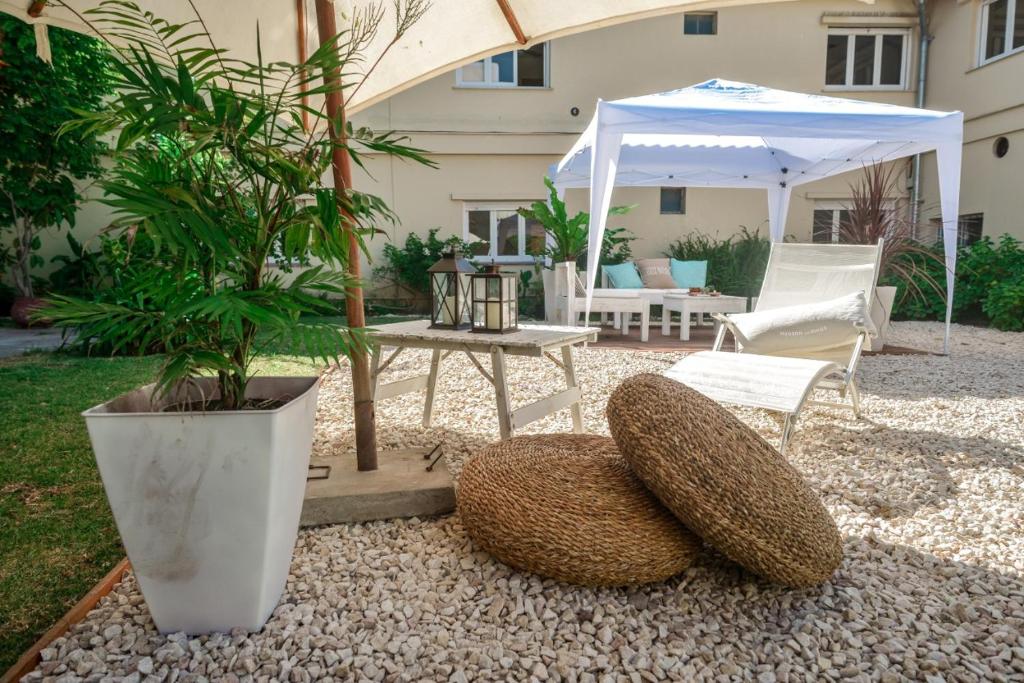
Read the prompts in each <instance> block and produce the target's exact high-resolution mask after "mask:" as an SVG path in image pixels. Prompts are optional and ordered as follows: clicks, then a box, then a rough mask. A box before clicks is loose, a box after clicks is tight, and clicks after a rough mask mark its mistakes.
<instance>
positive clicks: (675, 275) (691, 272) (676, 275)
mask: <svg viewBox="0 0 1024 683" xmlns="http://www.w3.org/2000/svg"><path fill="white" fill-rule="evenodd" d="M669 266H670V268H671V269H672V280H673V281H674V282H675V285H674V286H676V287H678V288H680V289H689V288H690V287H700V288H702V289H703V288H704V287H706V286H707V284H708V262H707V261H680V260H678V259H672V260H671V261H669Z"/></svg>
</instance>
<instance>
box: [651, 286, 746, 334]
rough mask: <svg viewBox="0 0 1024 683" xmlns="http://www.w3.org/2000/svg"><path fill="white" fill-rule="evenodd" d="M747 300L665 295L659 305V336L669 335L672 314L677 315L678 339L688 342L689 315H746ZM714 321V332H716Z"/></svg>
mask: <svg viewBox="0 0 1024 683" xmlns="http://www.w3.org/2000/svg"><path fill="white" fill-rule="evenodd" d="M746 311H747V299H746V297H742V296H725V295H719V296H710V295H708V294H666V295H665V297H664V299H663V301H662V304H661V334H662V335H663V336H665V337H667V336H668V335H669V329H670V328H671V326H672V314H673V313H678V314H679V316H680V321H679V338H680V339H681V340H682V341H689V340H690V315H692V314H693V313H696V314H698V315H699V314H701V313H746ZM718 325H719V323H718V321H715V332H716V333H717V331H718Z"/></svg>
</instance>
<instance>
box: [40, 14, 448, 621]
mask: <svg viewBox="0 0 1024 683" xmlns="http://www.w3.org/2000/svg"><path fill="white" fill-rule="evenodd" d="M416 7H417V5H415V4H410V5H406V6H404V7H399V8H398V9H399V15H398V20H397V22H396V23H397V29H396V35H401V33H402V32H404V31H405V30H406V29H407V27H408V25H409V24H410V23H411V22H412V21H415V19H416V17H417V13H418V10H417V9H416ZM82 19H83V21H88V22H89V23H90V24H91V25H92V26H93V28H94V30H95V31H96V32H97V33H98V34H100V35H103V36H107V37H108V39H111V42H112V43H115V42H116V44H118V45H127V47H126V48H118V49H115V50H114V52H115V58H114V60H113V61H114V66H113V71H114V79H115V85H116V87H117V89H118V97H116V98H112V99H111V100H110V101H109V102H108V104H107V106H106V107H105V108H103V109H102V110H101V111H99V112H96V113H83V114H82V115H81V116H80V118H78V119H76V120H75V121H73V122H71V123H69V124H67V125H66V126H65V127H64V134H72V133H74V132H76V131H82V132H86V133H93V132H98V133H103V134H106V133H111V134H114V135H116V146H115V150H114V151H115V154H114V161H115V163H114V167H113V168H112V169H111V170H110V173H109V174H108V175H107V176H106V178H105V179H104V180H103V182H102V188H103V190H104V192H105V199H104V200H103V201H105V202H106V203H107V204H109V205H110V206H112V207H113V208H114V210H115V212H116V215H117V219H116V222H115V228H116V227H120V228H121V229H122V230H124V231H129V232H131V231H138V232H139V233H142V234H145V235H146V236H147V237H148V238H149V239H150V240H151V241H152V243H153V244H154V245H156V247H155V248H156V249H157V250H158V252H157V253H156V254H154V255H153V257H152V259H151V260H150V261H149V262H148V263H149V267H148V268H143V267H141V266H142V264H140V263H139V262H138V261H136V262H135V263H134V266H133V270H132V271H131V273H132V275H131V281H130V282H128V283H124V282H122V283H121V287H122V288H126V289H125V292H127V295H126V296H121V297H119V298H118V299H116V300H110V299H106V298H103V297H90V298H84V297H72V296H54V297H52V298H50V299H49V302H48V308H47V309H46V310H45V313H46V315H48V316H51V317H52V318H53V319H54V320H56V321H57V322H58V323H59V324H61V325H63V326H70V327H77V328H79V329H81V330H82V331H83V334H87V335H88V336H89V337H90V338H89V339H88V340H86V341H87V342H92V343H94V344H97V345H100V347H101V348H109V349H113V350H114V351H115V352H116V351H119V350H122V349H125V348H137V349H148V348H151V347H153V346H154V343H153V342H158V343H157V344H156V346H158V347H159V348H162V349H164V350H165V358H164V362H163V364H162V366H161V368H160V371H159V376H158V377H157V379H156V382H155V383H154V384H152V385H149V386H146V387H143V388H141V389H138V390H136V391H133V392H131V393H128V394H126V395H123V396H119V397H117V398H115V399H113V400H111V401H109V402H107V403H104V404H102V405H99V406H96V407H95V408H92V409H90V410H88V411H86V412H85V413H84V415H85V419H86V423H87V426H88V429H89V435H90V438H91V440H92V445H93V450H94V452H95V455H96V460H97V463H98V465H99V470H100V474H101V476H102V478H103V484H104V487H105V489H106V493H107V497H108V499H109V501H110V506H111V508H112V510H113V513H114V517H115V520H116V522H117V526H118V530H119V531H120V533H121V537H122V539H123V541H124V545H125V549H126V550H127V553H128V557H129V559H130V560H131V562H132V566H133V568H134V571H135V573H136V576H137V578H138V581H139V585H140V587H141V589H142V593H143V595H144V596H145V598H146V602H147V604H148V606H149V608H150V612H151V614H152V616H153V619H154V622H155V623H156V626H157V628H158V629H159V630H160V631H163V632H169V631H185V632H187V633H203V632H209V631H229V630H231V629H232V628H236V627H241V628H245V629H258V628H260V627H261V626H262V624H263V623H264V621H265V620H266V619H267V617H268V616H269V615H270V613H271V612H272V610H273V609H274V607H275V605H276V604H277V601H278V599H279V597H280V595H281V592H282V590H283V589H284V585H285V580H286V578H287V575H288V567H289V563H290V561H291V555H292V550H293V547H294V544H295V539H296V534H297V531H298V522H299V515H300V512H301V509H302V501H303V494H304V489H305V481H306V475H307V468H308V463H309V455H310V450H311V445H312V434H313V420H314V413H315V408H316V399H317V389H318V384H319V380H318V378H317V377H261V376H257V373H256V370H255V368H254V366H253V362H254V359H255V358H256V356H257V355H258V354H259V353H260V350H261V349H262V348H264V347H266V346H268V345H271V344H274V345H277V346H281V345H285V346H287V347H290V348H292V349H293V350H294V352H296V353H300V354H304V355H306V356H308V357H310V358H319V359H322V360H324V361H330V360H337V359H338V357H339V356H341V355H347V354H349V353H351V351H352V350H353V349H356V348H359V347H363V348H365V344H366V339H365V338H364V336H363V335H362V334H359V333H357V330H355V329H346V328H344V327H340V326H338V325H337V324H329V323H326V322H319V321H309V320H305V319H303V318H302V316H303V315H305V314H327V313H332V312H334V311H335V310H336V309H335V307H334V305H333V304H331V303H330V302H329V301H327V300H326V299H325V298H323V297H327V296H335V297H339V296H345V294H346V287H347V286H350V285H353V284H354V283H353V280H352V278H351V276H350V275H349V274H348V271H347V266H348V262H347V259H348V253H347V251H348V241H347V239H346V233H348V232H349V229H350V228H352V229H355V230H356V231H357V232H359V233H361V234H365V233H366V232H367V231H368V230H370V229H371V228H372V226H373V224H374V223H375V221H379V220H383V219H387V218H389V217H390V216H391V214H390V212H389V211H388V209H387V207H386V206H385V204H384V203H383V202H382V201H381V200H380V199H379V198H377V197H374V196H372V195H368V194H365V193H360V192H356V191H354V190H352V189H351V188H344V189H343V190H342V191H335V189H334V188H333V187H327V186H325V185H324V184H323V180H322V179H323V178H324V177H325V175H327V171H328V170H329V168H330V164H331V156H332V152H334V150H335V146H334V145H335V143H332V142H331V140H330V137H329V136H328V135H327V132H326V130H325V129H326V126H327V125H331V126H339V122H338V121H327V120H326V119H325V116H324V114H323V113H321V112H320V111H318V110H317V109H316V108H315V107H311V106H307V105H306V104H305V102H304V100H305V97H306V96H309V95H313V96H317V95H323V94H327V93H331V92H337V91H338V90H340V86H335V85H318V84H319V83H321V82H323V83H333V82H336V81H334V79H333V75H334V74H336V73H338V71H339V70H340V69H344V68H345V67H346V64H347V63H348V62H350V61H352V60H355V59H357V57H358V54H359V52H360V50H361V49H362V48H363V47H364V46H365V45H366V44H367V43H368V42H369V40H370V39H371V38H372V36H373V32H374V31H375V30H376V28H377V23H379V21H380V17H379V16H377V15H374V16H372V17H370V20H369V21H366V22H356V23H354V24H353V27H352V28H351V29H350V30H349V31H348V32H346V33H344V34H342V35H341V36H337V37H335V38H333V39H332V40H330V41H327V42H326V43H325V44H324V46H323V47H322V48H320V49H318V50H317V51H316V52H314V53H313V55H312V56H310V57H309V59H308V60H307V61H305V62H304V63H301V64H286V63H273V64H266V63H263V62H262V61H258V62H257V63H255V64H249V63H245V62H242V61H239V60H234V59H232V58H231V57H230V56H229V55H228V54H227V53H226V52H225V51H223V50H221V49H218V48H216V47H215V46H213V43H212V40H211V38H210V36H209V35H208V34H207V33H206V32H205V30H204V28H203V24H202V21H201V18H200V17H197V20H196V21H194V22H191V23H189V24H186V25H175V24H170V23H168V22H166V21H164V20H162V19H159V18H156V17H153V16H152V15H151V14H149V13H144V12H142V11H141V10H139V8H138V7H136V6H135V5H134V4H132V3H128V2H120V1H117V2H106V3H103V4H102V5H101V6H100V7H99V8H98V9H97V10H96V11H95V12H93V13H90V14H88V15H87V16H86V17H82ZM115 38H116V40H114V39H115ZM256 40H257V41H258V40H259V36H258V34H257V35H256ZM325 76H326V77H327V78H326V79H325ZM303 111H307V112H309V113H311V114H312V115H314V116H315V117H317V119H318V121H319V123H320V130H316V129H314V131H313V132H312V133H308V132H307V131H306V130H305V128H304V126H303V125H302V112H303ZM346 138H347V139H346V141H344V142H343V143H339V144H343V145H344V146H345V148H346V150H347V152H348V153H349V154H350V155H351V156H352V158H353V159H354V160H355V161H356V163H359V154H360V153H361V152H362V151H366V150H370V151H373V152H376V153H380V154H383V155H386V156H388V155H390V156H398V157H402V158H406V159H411V160H414V161H418V162H423V163H429V162H428V161H427V160H426V159H425V158H424V157H423V156H422V155H421V153H420V152H419V151H418V150H416V149H413V148H411V147H408V146H406V145H404V144H403V142H402V139H401V138H398V137H396V136H394V135H392V134H390V133H385V134H375V133H373V132H371V131H368V130H353V129H352V127H351V126H348V127H347V136H346ZM343 221H345V223H343ZM275 253H279V254H282V255H283V256H284V257H285V258H288V259H290V260H299V261H301V260H302V259H303V258H306V257H309V258H311V259H312V260H315V261H316V262H318V263H319V264H320V265H316V266H313V267H310V268H308V269H305V270H303V271H302V272H300V273H298V274H297V275H296V276H295V277H294V279H291V280H290V281H289V280H286V279H285V278H283V277H282V276H281V274H280V272H278V271H277V270H276V269H272V268H269V267H268V262H269V258H270V257H271V256H272V255H273V254H275Z"/></svg>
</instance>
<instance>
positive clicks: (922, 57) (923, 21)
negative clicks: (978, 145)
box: [910, 0, 932, 237]
mask: <svg viewBox="0 0 1024 683" xmlns="http://www.w3.org/2000/svg"><path fill="white" fill-rule="evenodd" d="M926 9H927V0H917V25H918V30H917V107H918V109H923V108H924V96H925V87H926V86H927V84H928V45H929V43H931V41H932V36H930V35H929V34H928V16H927V12H926ZM913 163H914V165H913V175H914V182H913V185H912V186H911V189H910V225H911V226H912V227H913V230H914V233H915V237H916V236H917V234H916V233H917V225H918V222H919V221H920V219H921V155H920V154H915V155H914V162H913Z"/></svg>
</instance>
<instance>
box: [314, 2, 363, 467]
mask: <svg viewBox="0 0 1024 683" xmlns="http://www.w3.org/2000/svg"><path fill="white" fill-rule="evenodd" d="M316 25H317V32H318V34H319V37H320V44H321V45H323V44H324V43H325V42H328V41H330V40H332V39H334V38H335V36H337V34H338V29H337V24H336V22H335V19H334V0H316ZM324 85H326V86H328V87H329V88H330V89H331V90H330V92H329V93H328V94H327V101H326V112H327V117H328V120H329V121H330V123H329V124H328V125H329V132H330V136H331V142H333V143H334V151H333V153H332V155H331V171H332V173H333V175H334V191H335V192H336V193H338V194H339V195H340V194H341V193H343V192H344V191H345V190H347V189H348V188H350V187H352V162H351V159H350V158H349V154H348V150H347V149H346V148H345V146H344V145H345V104H344V102H343V101H342V95H341V89H340V87H339V86H340V85H341V73H340V72H339V70H338V69H334V70H332V71H330V72H327V73H325V74H324ZM339 211H341V214H342V215H341V222H342V226H343V230H344V231H345V236H346V237H347V239H348V261H349V263H348V267H349V270H350V272H351V273H352V276H353V278H354V279H355V280H356V281H358V280H359V278H360V276H361V272H360V271H361V266H360V263H359V255H360V254H359V241H358V240H357V239H356V234H355V230H354V221H353V218H352V216H350V215H348V214H346V213H345V212H344V211H342V210H341V208H340V207H339ZM345 314H346V317H347V318H348V326H349V329H358V328H360V327H365V326H366V319H365V317H364V315H363V289H362V287H361V286H359V285H358V284H357V285H354V286H352V287H349V288H347V289H346V290H345ZM352 397H353V399H354V403H355V415H354V416H353V419H354V421H355V427H356V464H357V467H358V469H359V471H360V472H366V471H371V470H375V469H377V429H376V426H375V424H374V414H373V391H372V389H371V384H370V359H369V356H368V355H367V353H366V352H365V351H363V350H360V349H356V350H354V351H353V353H352Z"/></svg>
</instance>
